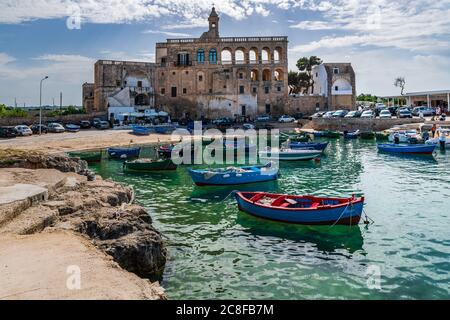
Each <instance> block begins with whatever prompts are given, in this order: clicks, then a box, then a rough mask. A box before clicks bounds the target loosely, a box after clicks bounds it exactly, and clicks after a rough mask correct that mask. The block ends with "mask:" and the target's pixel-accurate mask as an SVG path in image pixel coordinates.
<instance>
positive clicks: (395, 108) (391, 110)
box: [388, 106, 398, 116]
mask: <svg viewBox="0 0 450 320" xmlns="http://www.w3.org/2000/svg"><path fill="white" fill-rule="evenodd" d="M388 110H389V111H390V112H391V115H393V116H397V111H398V106H390V107H389V108H388Z"/></svg>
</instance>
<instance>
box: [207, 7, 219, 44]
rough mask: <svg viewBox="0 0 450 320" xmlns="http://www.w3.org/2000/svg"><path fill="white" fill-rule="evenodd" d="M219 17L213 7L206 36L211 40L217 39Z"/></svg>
mask: <svg viewBox="0 0 450 320" xmlns="http://www.w3.org/2000/svg"><path fill="white" fill-rule="evenodd" d="M219 19H220V18H219V15H218V14H217V12H216V8H215V7H213V8H212V10H211V13H210V15H209V18H208V21H209V31H208V34H209V36H210V37H211V38H219Z"/></svg>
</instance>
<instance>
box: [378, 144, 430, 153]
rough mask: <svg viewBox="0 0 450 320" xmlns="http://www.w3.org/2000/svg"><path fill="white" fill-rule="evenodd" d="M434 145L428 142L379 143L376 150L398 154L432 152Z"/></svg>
mask: <svg viewBox="0 0 450 320" xmlns="http://www.w3.org/2000/svg"><path fill="white" fill-rule="evenodd" d="M435 148H436V145H428V144H395V143H386V144H379V145H378V150H379V151H381V152H388V153H400V154H432V153H433V151H434V149H435Z"/></svg>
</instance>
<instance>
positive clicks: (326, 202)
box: [235, 192, 364, 225]
mask: <svg viewBox="0 0 450 320" xmlns="http://www.w3.org/2000/svg"><path fill="white" fill-rule="evenodd" d="M235 197H236V200H237V202H238V206H239V210H241V211H243V212H246V213H248V214H251V215H253V216H256V217H259V218H263V219H269V220H274V221H280V222H288V223H297V224H305V225H357V224H358V223H359V221H360V220H361V215H362V212H363V207H364V197H361V198H356V197H351V198H318V197H313V196H293V195H285V194H270V193H265V192H236V193H235Z"/></svg>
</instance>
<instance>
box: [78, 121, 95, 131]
mask: <svg viewBox="0 0 450 320" xmlns="http://www.w3.org/2000/svg"><path fill="white" fill-rule="evenodd" d="M91 127H92V125H91V123H90V122H89V121H87V120H83V121H80V128H81V129H90V128H91Z"/></svg>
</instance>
